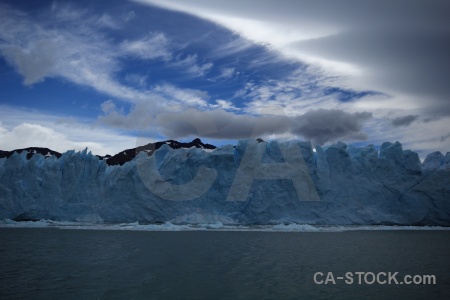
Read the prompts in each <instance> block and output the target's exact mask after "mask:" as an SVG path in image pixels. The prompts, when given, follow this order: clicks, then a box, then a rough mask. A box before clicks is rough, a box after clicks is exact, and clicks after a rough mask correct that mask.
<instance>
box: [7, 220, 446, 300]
mask: <svg viewBox="0 0 450 300" xmlns="http://www.w3.org/2000/svg"><path fill="white" fill-rule="evenodd" d="M358 271H364V272H374V273H377V272H399V275H398V276H397V278H398V279H400V280H401V279H402V278H403V276H404V275H407V274H410V275H416V274H418V275H423V274H428V275H435V276H436V281H437V283H436V285H400V284H399V285H388V284H384V285H381V284H371V285H368V284H361V285H359V284H357V283H356V281H357V280H355V283H354V284H352V285H348V284H346V283H345V282H344V281H342V280H337V282H336V284H335V285H333V284H331V283H330V284H327V285H324V284H322V285H317V284H314V281H313V276H314V273H316V272H323V273H325V274H326V273H327V272H333V274H334V275H335V276H344V275H345V273H346V272H358ZM354 278H355V279H357V276H356V275H354ZM323 279H325V278H323ZM0 298H1V299H16V298H22V299H23V298H25V299H314V298H320V299H450V232H449V231H347V232H223V231H184V232H136V231H104V230H68V229H64V230H63V229H54V228H53V229H42V228H41V229H31V228H22V229H18V228H9V229H7V228H1V229H0Z"/></svg>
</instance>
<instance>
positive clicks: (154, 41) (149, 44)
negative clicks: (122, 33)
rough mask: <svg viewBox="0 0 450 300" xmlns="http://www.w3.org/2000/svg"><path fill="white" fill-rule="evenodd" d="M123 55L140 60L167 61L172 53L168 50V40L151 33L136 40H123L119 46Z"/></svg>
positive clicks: (159, 33)
mask: <svg viewBox="0 0 450 300" xmlns="http://www.w3.org/2000/svg"><path fill="white" fill-rule="evenodd" d="M119 49H120V50H121V51H123V53H124V54H131V55H135V56H137V57H139V58H141V59H156V58H161V59H164V60H169V59H171V57H172V53H171V51H170V50H169V49H170V47H169V40H168V39H167V38H166V36H165V35H164V34H163V33H161V32H158V33H153V34H149V35H148V36H145V37H143V38H142V39H138V40H132V41H129V40H125V41H124V42H122V43H121V45H120V46H119Z"/></svg>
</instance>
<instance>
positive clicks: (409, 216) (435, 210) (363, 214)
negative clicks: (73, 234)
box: [0, 140, 450, 226]
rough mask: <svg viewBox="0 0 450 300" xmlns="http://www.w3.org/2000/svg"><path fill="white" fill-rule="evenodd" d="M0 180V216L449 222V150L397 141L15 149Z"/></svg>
mask: <svg viewBox="0 0 450 300" xmlns="http://www.w3.org/2000/svg"><path fill="white" fill-rule="evenodd" d="M286 155H291V156H293V157H287V156H286ZM296 155H297V156H296ZM283 170H285V171H283ZM0 179H1V180H0V219H15V220H35V219H51V220H57V221H80V222H110V223H118V222H135V221H139V222H142V223H159V222H166V221H170V222H172V223H212V222H218V221H220V222H223V223H224V224H226V223H228V224H232V223H239V224H275V223H289V222H296V223H308V224H318V225H320V224H324V225H325V224H399V225H444V226H450V153H447V154H446V155H445V156H444V155H442V154H441V153H440V152H434V153H431V154H429V155H428V156H427V157H426V159H425V161H424V162H423V164H422V163H421V162H420V160H419V157H418V155H417V154H416V153H414V152H412V151H409V150H403V149H402V146H401V144H400V143H398V142H396V143H387V142H386V143H383V144H382V145H381V147H380V150H379V151H378V150H377V149H376V148H375V147H374V146H372V145H369V146H366V147H362V148H356V147H353V146H347V145H346V144H344V143H337V144H334V145H331V146H328V147H324V148H321V147H320V146H317V147H316V151H313V148H312V147H311V144H310V143H309V142H303V141H289V142H277V141H272V142H262V143H258V142H256V141H253V140H242V141H239V143H238V145H237V146H236V147H233V146H223V147H220V148H217V149H216V150H214V151H212V152H206V151H204V150H202V149H197V148H192V149H177V150H173V149H171V148H170V147H168V146H163V147H161V148H160V149H158V150H157V151H156V152H155V153H154V154H153V155H152V156H147V154H145V153H144V152H141V153H140V154H139V155H137V157H136V158H135V159H134V160H132V161H130V162H128V163H125V164H124V165H123V166H108V165H107V164H106V162H105V161H102V160H99V159H98V158H97V157H96V156H94V155H92V154H91V153H88V152H87V151H86V150H85V151H83V152H78V153H76V152H74V151H68V152H66V153H64V154H63V155H62V156H61V157H60V158H59V159H57V158H56V157H50V158H47V159H45V158H44V157H43V156H42V155H34V156H33V157H32V158H31V159H29V160H27V159H26V154H25V153H22V154H14V155H13V156H11V157H10V158H8V159H6V158H5V159H0ZM298 181H300V182H298ZM241 192H242V193H241ZM236 197H237V198H236ZM239 197H240V198H239ZM238 198H239V199H238Z"/></svg>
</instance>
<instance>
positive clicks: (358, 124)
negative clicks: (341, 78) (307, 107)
mask: <svg viewBox="0 0 450 300" xmlns="http://www.w3.org/2000/svg"><path fill="white" fill-rule="evenodd" d="M371 117H372V114H371V113H368V112H358V113H353V114H350V113H347V112H344V111H342V110H338V109H330V110H327V109H318V110H312V111H309V112H307V113H305V114H303V115H302V116H300V117H298V118H297V120H296V122H295V124H294V127H293V128H292V132H293V133H294V134H296V135H301V136H303V137H305V138H307V139H309V140H311V141H313V142H314V143H315V144H321V145H322V144H324V143H326V142H328V141H333V140H336V139H339V138H351V139H366V138H367V136H365V135H364V134H362V133H361V132H360V130H361V128H362V125H363V123H364V121H366V120H368V119H370V118H371Z"/></svg>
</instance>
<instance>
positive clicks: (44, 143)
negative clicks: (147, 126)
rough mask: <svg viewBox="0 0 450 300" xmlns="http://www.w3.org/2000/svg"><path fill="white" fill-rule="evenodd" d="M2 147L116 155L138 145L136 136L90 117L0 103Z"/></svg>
mask: <svg viewBox="0 0 450 300" xmlns="http://www.w3.org/2000/svg"><path fill="white" fill-rule="evenodd" d="M0 119H1V120H2V122H1V123H0V149H1V150H14V149H20V148H27V147H46V148H50V149H52V150H55V151H58V152H65V151H67V150H72V149H76V150H83V149H84V148H86V147H88V148H89V150H91V151H92V153H93V154H98V155H105V154H116V153H118V152H120V151H122V150H123V149H129V148H133V147H136V143H137V139H136V138H135V137H130V136H126V135H122V134H120V132H115V131H113V130H111V129H108V128H104V127H102V126H99V124H96V122H95V121H94V122H92V121H91V120H84V119H74V118H71V117H70V118H68V117H65V116H55V115H52V114H48V113H45V112H40V111H33V110H29V109H20V108H12V107H9V106H0Z"/></svg>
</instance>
